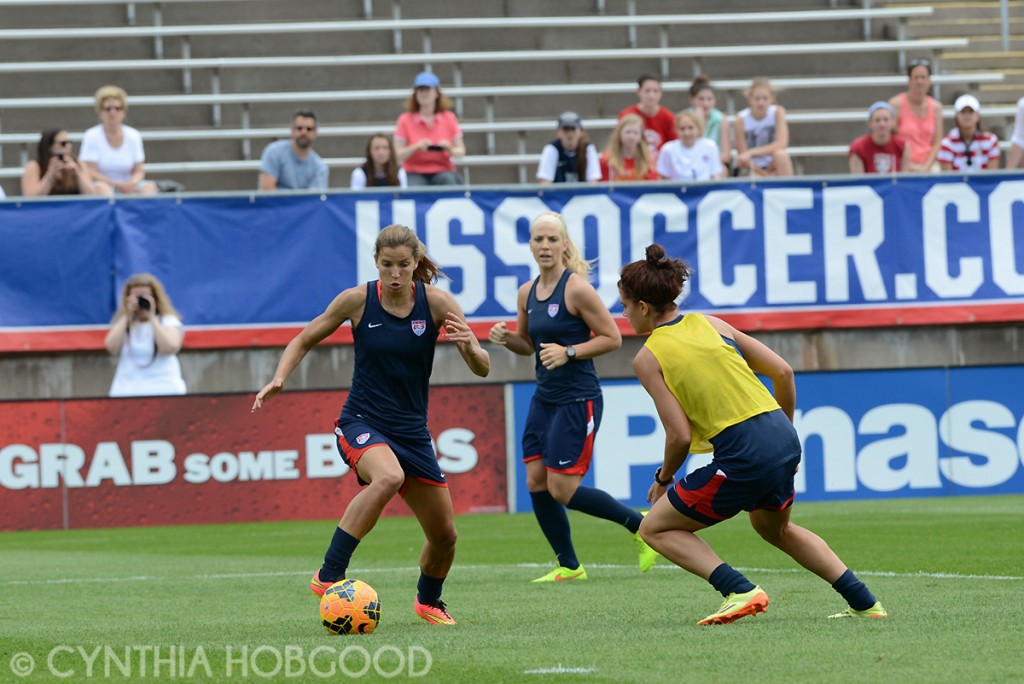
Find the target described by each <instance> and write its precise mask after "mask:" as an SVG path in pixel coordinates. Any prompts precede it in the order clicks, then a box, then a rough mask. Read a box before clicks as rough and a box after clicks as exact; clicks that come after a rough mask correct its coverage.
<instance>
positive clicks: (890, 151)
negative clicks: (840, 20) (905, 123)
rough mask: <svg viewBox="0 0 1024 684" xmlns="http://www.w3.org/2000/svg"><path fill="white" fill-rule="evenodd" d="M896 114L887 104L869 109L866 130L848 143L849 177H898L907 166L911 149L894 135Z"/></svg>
mask: <svg viewBox="0 0 1024 684" xmlns="http://www.w3.org/2000/svg"><path fill="white" fill-rule="evenodd" d="M895 120H896V112H894V111H893V109H892V107H891V106H890V105H889V103H888V102H876V103H874V104H873V105H871V106H870V107H868V130H870V131H871V132H870V133H867V134H865V135H862V136H860V137H859V138H857V139H856V140H854V141H853V142H852V143H850V152H849V159H850V173H852V174H862V173H899V172H900V171H906V169H907V166H908V165H909V164H910V145H908V144H907V143H906V141H905V140H903V138H900V137H899V136H896V135H893V133H892V127H893V122H894V121H895Z"/></svg>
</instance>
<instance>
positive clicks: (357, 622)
mask: <svg viewBox="0 0 1024 684" xmlns="http://www.w3.org/2000/svg"><path fill="white" fill-rule="evenodd" d="M320 618H321V620H322V621H323V625H324V629H326V630H327V631H328V632H330V633H331V634H369V633H370V632H372V631H373V630H374V629H376V628H377V623H378V622H380V599H379V598H378V597H377V591H376V590H375V589H374V588H373V587H371V586H370V585H369V584H367V583H366V582H361V581H360V580H354V579H343V580H339V581H337V582H335V583H334V584H332V585H331V586H330V587H329V588H328V589H327V591H325V592H324V596H323V598H322V599H320Z"/></svg>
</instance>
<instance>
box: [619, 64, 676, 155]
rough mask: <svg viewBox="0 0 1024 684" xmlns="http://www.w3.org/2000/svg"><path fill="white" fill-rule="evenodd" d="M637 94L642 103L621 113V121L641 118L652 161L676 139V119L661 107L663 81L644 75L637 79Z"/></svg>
mask: <svg viewBox="0 0 1024 684" xmlns="http://www.w3.org/2000/svg"><path fill="white" fill-rule="evenodd" d="M637 85H638V86H639V87H638V88H637V91H636V94H637V97H638V98H640V101H639V102H637V103H636V104H635V105H632V106H630V107H626V108H625V109H623V110H622V111H621V112H619V119H620V120H621V119H622V118H623V117H625V116H627V115H629V114H635V115H636V116H639V117H640V119H641V121H642V123H643V127H644V140H645V141H646V142H647V148H648V149H649V150H650V151H651V159H652V160H654V159H657V157H658V150H660V149H661V146H662V145H664V144H665V143H667V142H668V141H669V140H675V139H676V117H675V116H674V115H673V114H672V112H671V111H670V110H668V109H666V108H665V107H662V106H661V96H662V93H663V91H662V89H661V79H660V78H658V77H657V76H651V75H650V74H644V75H643V76H641V77H640V78H638V79H637Z"/></svg>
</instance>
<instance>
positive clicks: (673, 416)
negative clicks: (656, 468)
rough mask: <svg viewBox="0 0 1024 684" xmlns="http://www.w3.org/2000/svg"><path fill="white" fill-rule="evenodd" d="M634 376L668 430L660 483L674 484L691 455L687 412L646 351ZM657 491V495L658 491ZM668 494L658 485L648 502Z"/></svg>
mask: <svg viewBox="0 0 1024 684" xmlns="http://www.w3.org/2000/svg"><path fill="white" fill-rule="evenodd" d="M633 372H634V373H636V377H637V379H638V380H639V381H640V384H641V385H643V388H644V389H645V390H646V391H647V394H649V395H651V399H653V400H654V408H655V409H657V411H658V417H659V418H660V419H661V423H662V425H664V426H665V454H664V461H663V463H662V465H661V480H662V481H663V482H664V481H666V480H671V479H672V478H673V477H675V474H676V472H677V471H678V470H679V469H680V468H681V467H682V465H683V461H685V460H686V457H687V455H689V453H690V440H691V438H692V433H691V431H690V421H689V420H688V419H687V417H686V412H685V411H683V407H682V406H680V404H679V400H677V399H676V398H675V395H673V394H672V392H671V390H669V388H668V385H667V384H665V377H664V376H663V375H662V373H661V364H660V363H658V359H657V358H655V356H654V354H652V353H651V352H650V351H649V350H648V349H647V348H646V347H644V348H643V349H641V350H640V351H639V352H637V355H636V357H634V359H633ZM655 490H658V491H655ZM664 493H665V487H664V486H659V485H658V484H657V483H654V485H653V486H652V487H651V491H650V492H649V493H648V501H651V502H652V503H653V502H654V501H655V500H657V499H658V498H660V497H661V495H662V494H664Z"/></svg>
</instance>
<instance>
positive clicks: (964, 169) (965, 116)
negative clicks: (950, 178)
mask: <svg viewBox="0 0 1024 684" xmlns="http://www.w3.org/2000/svg"><path fill="white" fill-rule="evenodd" d="M953 109H955V110H956V119H955V121H956V125H955V126H953V129H952V130H951V131H950V132H949V133H947V134H946V137H945V138H943V139H942V146H941V148H940V149H939V154H938V157H937V159H938V162H939V164H940V166H941V167H942V170H943V171H956V172H958V173H978V172H980V171H991V170H995V169H998V168H999V155H1000V152H999V138H997V137H996V136H995V134H994V133H991V132H990V131H985V130H982V128H981V103H980V102H978V98H976V97H974V96H973V95H961V96H960V97H958V98H957V99H956V102H955V103H953Z"/></svg>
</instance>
